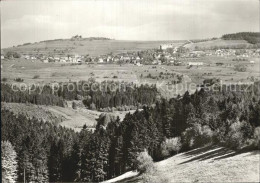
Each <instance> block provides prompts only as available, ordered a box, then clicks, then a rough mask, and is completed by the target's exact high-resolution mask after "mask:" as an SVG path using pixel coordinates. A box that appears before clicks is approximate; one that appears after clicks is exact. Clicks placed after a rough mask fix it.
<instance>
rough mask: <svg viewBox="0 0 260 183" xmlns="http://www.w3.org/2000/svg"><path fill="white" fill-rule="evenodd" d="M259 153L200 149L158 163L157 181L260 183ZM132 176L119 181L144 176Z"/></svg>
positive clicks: (132, 179) (155, 177) (219, 148)
mask: <svg viewBox="0 0 260 183" xmlns="http://www.w3.org/2000/svg"><path fill="white" fill-rule="evenodd" d="M259 155H260V152H259V151H252V152H247V153H240V154H239V153H236V152H234V151H232V150H229V149H226V148H222V147H216V146H213V147H204V148H199V149H195V150H192V151H189V152H186V153H181V154H178V155H176V156H173V157H171V158H168V159H166V160H163V161H160V162H158V163H155V166H156V169H157V172H156V173H155V174H154V175H153V181H155V182H156V180H164V181H165V182H259V180H260V179H259V176H260V175H259V173H260V171H259V169H260V164H259V160H260V156H259ZM132 175H133V176H132V177H130V178H129V177H126V178H124V177H123V176H122V177H121V180H119V179H115V180H116V181H117V182H142V177H141V176H136V175H135V174H132ZM159 177H160V178H159ZM109 182H113V181H109ZM114 182H115V181H114Z"/></svg>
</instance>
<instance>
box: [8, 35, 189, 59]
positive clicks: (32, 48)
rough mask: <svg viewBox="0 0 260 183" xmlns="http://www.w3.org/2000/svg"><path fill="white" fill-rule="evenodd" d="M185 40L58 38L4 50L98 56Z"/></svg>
mask: <svg viewBox="0 0 260 183" xmlns="http://www.w3.org/2000/svg"><path fill="white" fill-rule="evenodd" d="M184 42H185V41H119V40H93V41H90V40H77V41H71V40H68V39H67V40H58V41H48V42H40V43H33V44H30V45H24V46H19V47H14V48H6V49H3V50H4V51H8V50H12V51H17V52H19V53H27V54H30V53H32V54H37V53H39V54H40V53H43V54H63V55H66V54H76V53H77V54H80V55H86V54H89V55H90V56H99V55H104V54H108V53H111V52H113V53H122V52H127V51H139V50H147V49H154V48H159V46H160V44H164V43H176V46H178V45H182V44H183V43H184Z"/></svg>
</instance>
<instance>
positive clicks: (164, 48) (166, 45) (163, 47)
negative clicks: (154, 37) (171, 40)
mask: <svg viewBox="0 0 260 183" xmlns="http://www.w3.org/2000/svg"><path fill="white" fill-rule="evenodd" d="M174 47H175V46H174V44H161V45H160V50H166V49H167V48H174Z"/></svg>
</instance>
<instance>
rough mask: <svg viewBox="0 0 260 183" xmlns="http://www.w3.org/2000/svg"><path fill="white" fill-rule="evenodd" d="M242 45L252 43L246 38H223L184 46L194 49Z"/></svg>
mask: <svg viewBox="0 0 260 183" xmlns="http://www.w3.org/2000/svg"><path fill="white" fill-rule="evenodd" d="M241 45H251V44H250V43H248V42H247V41H245V40H223V39H216V40H209V41H204V42H198V43H189V44H186V45H185V46H184V47H186V48H189V49H191V50H194V48H195V47H196V46H197V47H199V48H205V49H209V48H212V47H221V46H226V47H228V46H241Z"/></svg>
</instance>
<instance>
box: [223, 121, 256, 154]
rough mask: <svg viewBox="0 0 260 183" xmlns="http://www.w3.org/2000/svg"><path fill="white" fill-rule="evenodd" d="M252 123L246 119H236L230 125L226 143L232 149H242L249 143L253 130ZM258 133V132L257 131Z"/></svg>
mask: <svg viewBox="0 0 260 183" xmlns="http://www.w3.org/2000/svg"><path fill="white" fill-rule="evenodd" d="M250 127H251V126H250V124H249V123H247V122H245V121H242V122H240V121H238V120H237V121H236V122H235V123H233V124H231V126H230V127H229V132H228V134H227V136H226V145H227V146H228V147H230V148H232V149H241V148H243V147H245V146H246V145H247V142H248V140H249V137H250V136H251V132H252V131H253V130H252V128H250ZM256 133H257V132H256Z"/></svg>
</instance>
